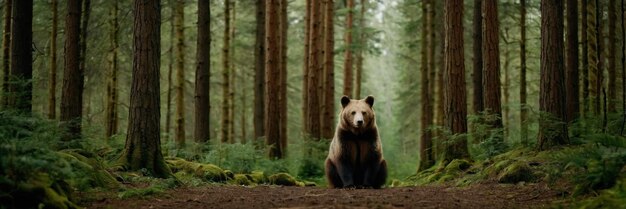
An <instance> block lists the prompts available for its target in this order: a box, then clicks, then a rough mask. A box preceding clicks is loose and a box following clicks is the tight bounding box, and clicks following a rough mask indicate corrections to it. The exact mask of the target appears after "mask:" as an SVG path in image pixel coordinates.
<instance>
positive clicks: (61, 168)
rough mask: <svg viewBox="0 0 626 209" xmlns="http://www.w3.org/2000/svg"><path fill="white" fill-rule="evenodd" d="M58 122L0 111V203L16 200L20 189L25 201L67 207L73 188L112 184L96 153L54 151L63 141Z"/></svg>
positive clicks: (20, 196) (114, 181)
mask: <svg viewBox="0 0 626 209" xmlns="http://www.w3.org/2000/svg"><path fill="white" fill-rule="evenodd" d="M58 127H59V125H58V124H57V123H55V122H52V121H48V120H46V119H41V118H38V117H32V116H25V115H20V114H17V113H13V112H9V111H2V112H0V176H1V178H0V187H1V188H3V189H2V191H0V197H2V199H3V200H5V201H0V202H2V204H0V206H2V205H5V204H7V206H10V205H16V204H22V203H20V201H21V200H22V199H21V198H24V197H25V196H24V195H26V197H28V198H27V199H28V200H30V201H27V202H29V203H28V204H31V203H32V204H43V205H46V206H48V207H59V208H72V207H74V206H72V205H73V203H71V196H72V191H73V190H75V189H78V190H80V191H84V190H87V189H91V188H95V187H107V188H114V187H117V186H118V184H117V181H116V180H115V178H113V177H112V176H111V174H110V173H109V172H108V171H106V170H105V166H104V164H103V162H102V160H101V159H100V158H99V157H98V156H97V155H96V154H93V153H91V152H89V151H85V150H82V149H73V150H62V151H57V150H59V149H60V148H61V147H64V145H65V144H66V143H65V142H64V141H62V140H61V135H62V133H61V132H60V131H59V130H58ZM83 143H84V144H87V143H88V142H83ZM32 200H35V201H32ZM26 207H28V206H26Z"/></svg>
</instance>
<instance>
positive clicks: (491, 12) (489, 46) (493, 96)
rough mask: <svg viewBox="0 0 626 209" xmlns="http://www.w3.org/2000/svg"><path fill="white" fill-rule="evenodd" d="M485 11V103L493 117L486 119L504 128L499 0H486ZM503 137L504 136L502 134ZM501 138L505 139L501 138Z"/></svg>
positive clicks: (492, 126) (494, 126) (486, 108)
mask: <svg viewBox="0 0 626 209" xmlns="http://www.w3.org/2000/svg"><path fill="white" fill-rule="evenodd" d="M482 13H483V26H484V27H483V43H482V44H483V45H482V52H483V63H484V66H483V68H484V71H483V89H484V96H483V105H484V108H485V112H486V113H487V114H488V115H494V116H495V117H494V118H493V119H489V120H488V121H485V122H486V123H487V124H489V126H490V128H492V129H499V128H502V127H503V126H502V105H501V93H500V49H499V42H500V40H499V36H498V35H499V34H498V30H499V26H498V2H497V0H485V1H484V2H483V3H482ZM500 137H502V136H500ZM499 140H503V139H502V138H500V139H499Z"/></svg>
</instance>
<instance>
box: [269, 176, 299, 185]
mask: <svg viewBox="0 0 626 209" xmlns="http://www.w3.org/2000/svg"><path fill="white" fill-rule="evenodd" d="M269 180H270V184H275V185H282V186H298V182H297V181H296V179H295V178H294V177H293V176H291V175H289V174H288V173H277V174H274V175H271V176H270V177H269Z"/></svg>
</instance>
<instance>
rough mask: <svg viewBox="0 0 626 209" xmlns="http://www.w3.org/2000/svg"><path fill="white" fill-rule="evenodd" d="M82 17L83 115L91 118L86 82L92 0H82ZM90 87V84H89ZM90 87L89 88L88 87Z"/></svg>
mask: <svg viewBox="0 0 626 209" xmlns="http://www.w3.org/2000/svg"><path fill="white" fill-rule="evenodd" d="M82 7H83V9H82V15H83V17H82V19H81V27H80V42H79V44H80V56H79V63H80V64H79V66H80V67H79V68H80V71H82V72H83V90H82V91H81V92H82V94H83V100H84V101H82V103H83V110H82V111H83V113H82V115H86V116H87V117H86V118H87V119H89V115H90V114H91V92H90V91H85V87H84V82H85V81H89V76H88V75H90V74H88V73H86V72H87V61H86V59H87V57H86V56H87V44H88V42H87V38H88V35H89V34H88V32H89V17H90V16H91V0H82ZM88 87H89V85H88ZM87 89H89V88H87Z"/></svg>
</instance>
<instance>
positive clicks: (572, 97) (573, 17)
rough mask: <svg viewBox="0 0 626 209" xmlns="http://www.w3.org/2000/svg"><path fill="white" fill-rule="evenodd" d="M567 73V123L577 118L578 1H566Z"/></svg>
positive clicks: (578, 108) (578, 107) (578, 101)
mask: <svg viewBox="0 0 626 209" xmlns="http://www.w3.org/2000/svg"><path fill="white" fill-rule="evenodd" d="M566 38H567V63H566V68H567V73H566V74H565V85H566V93H567V95H566V97H567V100H566V103H567V116H566V119H567V122H572V121H574V120H575V119H576V118H578V112H579V111H580V104H579V103H580V98H579V96H578V95H579V93H580V91H579V89H578V82H579V81H578V79H579V78H578V0H567V37H566Z"/></svg>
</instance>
